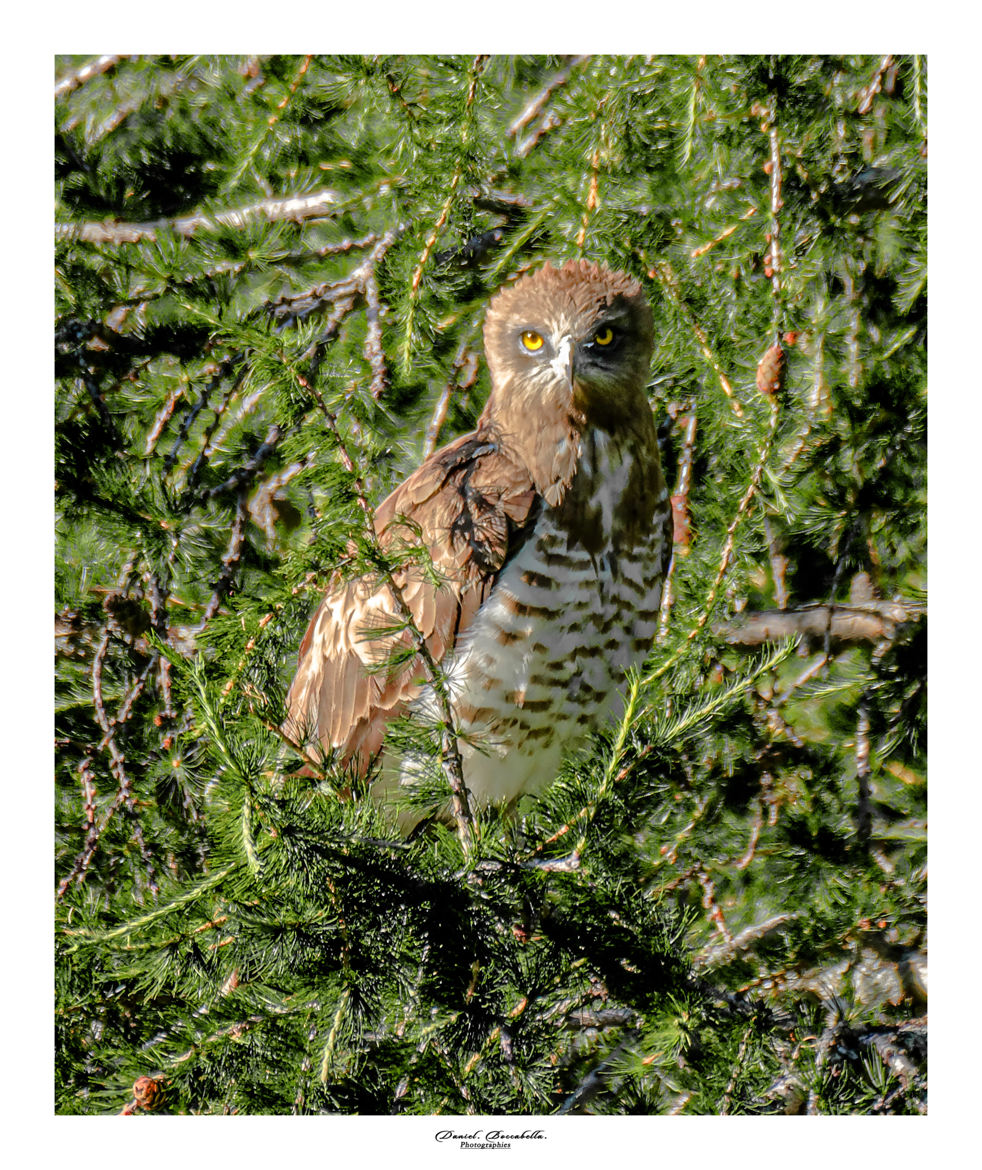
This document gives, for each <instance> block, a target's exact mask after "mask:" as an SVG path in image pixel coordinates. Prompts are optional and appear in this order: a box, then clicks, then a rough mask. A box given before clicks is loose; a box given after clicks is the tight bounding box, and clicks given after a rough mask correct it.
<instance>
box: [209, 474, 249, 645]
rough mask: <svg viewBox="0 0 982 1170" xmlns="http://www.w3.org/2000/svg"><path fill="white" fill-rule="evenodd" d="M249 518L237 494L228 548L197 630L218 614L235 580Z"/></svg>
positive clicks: (243, 498)
mask: <svg viewBox="0 0 982 1170" xmlns="http://www.w3.org/2000/svg"><path fill="white" fill-rule="evenodd" d="M248 516H249V508H248V504H247V500H246V493H245V491H240V492H239V497H238V499H237V500H236V503H235V519H234V520H233V521H232V532H231V534H230V536H229V541H228V547H227V548H226V550H225V555H224V556H223V557H222V571H221V573H220V574H219V576H218V580H217V581H216V582H215V585H214V588H213V590H212V594H211V600H210V601H209V602H208V604H207V606H205V612H204V616H203V617H202V619H201V624H200V625H199V627H198V629H199V630H203V629H204V627H205V626H206V625H207V624H208V623H209V622H210V621H211V619H212V618H213V617H214V616H215V614H216V613H218V611H219V609H220V608H221V605H222V602H223V601H224V600H225V599H226V597H228V595H229V592H230V591H231V588H232V584H233V582H234V580H235V572H236V569H237V568H238V566H239V561H240V560H241V558H242V549H243V545H244V544H245V524H246V520H247V519H248Z"/></svg>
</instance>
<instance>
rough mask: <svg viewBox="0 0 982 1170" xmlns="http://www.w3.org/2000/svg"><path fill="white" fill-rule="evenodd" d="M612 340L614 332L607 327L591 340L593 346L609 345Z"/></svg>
mask: <svg viewBox="0 0 982 1170" xmlns="http://www.w3.org/2000/svg"><path fill="white" fill-rule="evenodd" d="M613 340H614V331H613V329H611V328H610V326H608V327H607V328H606V329H601V330H600V332H599V333H598V334H597V335H596V336H595V337H594V339H593V341H594V344H595V345H610V343H611V342H612V341H613Z"/></svg>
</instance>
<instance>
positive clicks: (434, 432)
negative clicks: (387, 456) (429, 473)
mask: <svg viewBox="0 0 982 1170" xmlns="http://www.w3.org/2000/svg"><path fill="white" fill-rule="evenodd" d="M477 371H478V364H477V355H476V354H475V353H474V351H473V350H472V349H470V348H469V346H468V345H467V343H466V342H462V343H461V346H460V348H459V349H458V350H457V356H456V357H455V358H454V363H453V373H452V374H451V376H450V378H449V379H448V381H447V384H446V385H445V386H444V388H443V393H442V394H441V395H440V397H439V399H438V400H437V404H436V406H435V407H434V409H433V416H432V418H431V419H430V421H429V425H428V426H427V428H426V442H425V444H424V447H423V457H424V459H428V458H429V456H430V455H432V454H433V452H434V451H435V450H436V448H437V444H438V443H439V441H440V431H441V430H442V428H443V424H444V422H445V421H446V418H447V411H448V409H449V408H450V400H451V398H452V397H453V396H454V394H455V393H457V392H458V391H460V390H469V389H470V387H471V386H473V385H474V383H475V382H476V381H477Z"/></svg>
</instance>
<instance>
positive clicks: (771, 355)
mask: <svg viewBox="0 0 982 1170" xmlns="http://www.w3.org/2000/svg"><path fill="white" fill-rule="evenodd" d="M787 362H788V359H787V355H786V354H785V352H784V349H783V348H782V347H781V345H780V344H777V345H772V346H771V348H770V349H769V350H768V351H767V352H766V353H765V354H764V356H763V357H762V358H761V359H760V362H759V364H758V366H757V389H758V390H759V391H760V392H761V394H763V395H764V397H765V398H773V397H774V395H775V394H779V393H780V392H781V390H783V389H784V371H785V369H786V368H787Z"/></svg>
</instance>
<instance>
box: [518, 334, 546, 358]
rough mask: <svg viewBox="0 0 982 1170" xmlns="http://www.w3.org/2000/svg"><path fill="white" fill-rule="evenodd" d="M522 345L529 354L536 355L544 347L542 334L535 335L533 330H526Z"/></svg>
mask: <svg viewBox="0 0 982 1170" xmlns="http://www.w3.org/2000/svg"><path fill="white" fill-rule="evenodd" d="M522 345H524V346H525V348H526V349H527V350H528V351H529V353H535V351H536V350H537V349H541V348H542V345H543V341H542V336H541V334H539V333H535V332H533V331H532V330H531V329H526V330H525V332H524V333H523V334H522Z"/></svg>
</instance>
